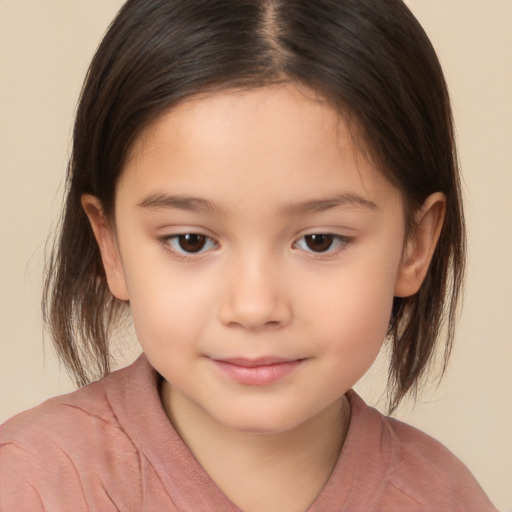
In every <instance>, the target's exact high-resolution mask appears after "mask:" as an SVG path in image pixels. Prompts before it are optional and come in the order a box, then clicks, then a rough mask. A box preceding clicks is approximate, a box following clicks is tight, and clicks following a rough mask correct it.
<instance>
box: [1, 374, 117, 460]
mask: <svg viewBox="0 0 512 512" xmlns="http://www.w3.org/2000/svg"><path fill="white" fill-rule="evenodd" d="M108 379H109V377H107V378H105V379H103V380H100V381H97V382H94V383H92V384H90V385H88V386H85V387H84V388H81V389H79V390H77V391H74V392H72V393H69V394H66V395H61V396H58V397H54V398H50V399H49V400H46V401H45V402H43V403H42V404H40V405H38V406H37V407H34V408H32V409H29V410H27V411H24V412H22V413H20V414H18V415H16V416H14V417H13V418H11V419H10V420H8V421H7V422H5V423H4V424H3V425H2V426H1V427H0V434H1V437H0V445H1V446H5V445H16V446H19V447H23V448H24V449H25V450H27V451H30V450H31V449H37V450H40V447H41V443H45V444H47V445H51V444H55V445H56V446H58V447H59V448H61V449H65V448H66V447H68V444H69V442H70V441H71V442H76V440H77V438H78V437H79V435H80V437H82V436H83V435H84V434H85V435H97V434H98V433H99V431H103V430H105V429H108V428H109V426H110V427H112V426H114V425H115V423H116V421H115V415H114V413H113V410H112V408H111V406H110V404H109V401H108V399H107V394H106V390H105V382H107V383H108ZM46 447H47V448H49V446H46Z"/></svg>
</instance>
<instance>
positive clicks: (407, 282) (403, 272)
mask: <svg viewBox="0 0 512 512" xmlns="http://www.w3.org/2000/svg"><path fill="white" fill-rule="evenodd" d="M445 212H446V197H445V195H444V194H443V193H441V192H436V193H434V194H432V195H430V196H428V197H427V199H426V200H425V202H424V203H423V206H422V207H421V208H420V209H419V210H418V211H417V212H416V215H415V223H414V226H413V227H412V233H411V234H410V236H409V237H408V239H407V241H406V243H405V247H404V253H403V257H402V262H401V264H400V269H399V272H398V276H397V280H396V284H395V296H396V297H410V296H411V295H414V294H415V293H416V292H417V291H418V290H419V289H420V286H421V284H422V283H423V280H424V279H425V276H426V274H427V271H428V267H429V265H430V262H431V260H432V256H433V254H434V250H435V248H436V245H437V241H438V240H439V235H440V234H441V229H442V227H443V222H444V217H445Z"/></svg>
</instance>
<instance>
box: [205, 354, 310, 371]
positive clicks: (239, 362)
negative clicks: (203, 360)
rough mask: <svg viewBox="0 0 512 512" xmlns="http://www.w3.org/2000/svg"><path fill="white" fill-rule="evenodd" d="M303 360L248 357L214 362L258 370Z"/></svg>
mask: <svg viewBox="0 0 512 512" xmlns="http://www.w3.org/2000/svg"><path fill="white" fill-rule="evenodd" d="M302 359H303V358H293V357H292V358H289V357H274V356H268V357H258V358H254V359H251V358H247V357H228V358H224V357H222V358H213V360H214V361H218V362H220V363H228V364H233V365H236V366H244V367H246V368H256V367H258V366H269V365H272V364H282V363H291V362H294V361H301V360H302Z"/></svg>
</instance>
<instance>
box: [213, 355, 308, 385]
mask: <svg viewBox="0 0 512 512" xmlns="http://www.w3.org/2000/svg"><path fill="white" fill-rule="evenodd" d="M211 361H213V363H214V365H215V367H216V368H217V370H218V371H219V372H220V373H221V374H222V375H223V376H225V377H227V378H228V379H230V380H233V381H235V382H237V383H238V384H245V385H248V386H265V385H269V384H273V383H274V382H277V381H279V380H281V379H283V378H284V377H286V376H287V375H290V374H291V373H292V372H294V371H295V370H296V369H297V368H298V367H299V366H301V365H302V364H303V362H304V361H305V359H292V360H289V359H278V358H263V359H243V358H236V359H222V360H219V359H211Z"/></svg>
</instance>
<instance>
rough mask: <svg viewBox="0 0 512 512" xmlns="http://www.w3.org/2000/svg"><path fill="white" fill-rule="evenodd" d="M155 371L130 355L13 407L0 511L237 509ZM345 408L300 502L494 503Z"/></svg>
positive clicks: (338, 507)
mask: <svg viewBox="0 0 512 512" xmlns="http://www.w3.org/2000/svg"><path fill="white" fill-rule="evenodd" d="M158 382H159V376H158V375H157V374H156V372H155V371H154V370H153V368H152V367H151V366H150V364H149V363H148V361H147V359H146V357H145V356H144V355H142V356H141V357H140V358H139V359H138V360H137V361H136V362H135V363H134V364H133V365H131V366H129V367H127V368H124V369H123V370H120V371H117V372H114V373H112V374H110V375H109V376H108V377H105V378H104V379H102V380H100V381H98V382H95V383H93V384H91V385H89V386H86V387H85V388H82V389H80V390H78V391H76V392H74V393H71V394H69V395H64V396H61V397H57V398H52V399H50V400H48V401H46V402H45V403H43V404H42V405H40V406H38V407H36V408H34V409H31V410H30V411H27V412H24V413H21V414H19V415H18V416H15V417H14V418H12V419H11V420H9V421H8V422H7V423H5V424H4V425H3V426H2V427H1V430H0V493H1V494H0V510H1V511H2V512H37V511H43V510H44V511H47V512H83V511H91V512H109V511H118V510H121V511H132V512H135V511H137V512H150V511H152V512H173V511H180V512H185V511H190V512H200V511H212V512H220V511H222V512H231V511H233V512H234V511H237V510H239V509H238V508H237V507H236V506H235V505H234V504H233V503H232V502H231V501H230V500H229V499H228V498H227V497H226V496H225V495H224V493H223V492H222V491H221V490H220V489H219V487H217V485H216V484H215V483H214V482H213V481H212V480H211V479H210V477H209V476H208V474H207V473H206V472H205V471H204V470H203V468H202V467H201V466H200V465H199V463H198V462H197V460H196V459H195V458H194V456H193V455H192V453H191V452H190V451H189V450H188V448H187V446H186V445H185V444H184V443H183V441H182V440H181V438H180V437H179V436H178V434H177V433H176V431H175V430H174V428H173V427H172V425H171V423H170V422H169V420H168V419H167V416H166V414H165V412H164V410H163V408H162V406H161V404H160V399H159V394H158ZM347 397H348V400H349V402H350V406H351V411H352V417H351V423H350V428H349V431H348V435H347V438H346V441H345V445H344V446H343V449H342V451H341V455H340V458H339V460H338V463H337V465H336V467H335V469H334V471H333V473H332V475H331V478H330V479H329V481H328V482H327V484H326V485H325V487H324V488H323V490H322V491H321V493H320V494H319V496H318V497H317V498H316V500H315V501H314V503H313V504H312V505H311V506H310V507H309V509H308V511H310V512H319V511H323V512H335V511H347V512H369V511H379V512H383V511H389V512H400V511H404V512H405V511H407V512H416V511H423V512H425V511H431V512H448V511H464V512H472V511H474V512H485V511H496V509H495V508H494V507H493V505H492V504H491V503H490V501H489V499H488V498H487V497H486V495H485V493H484V492H483V491H482V489H481V488H480V486H479V485H478V483H477V482H476V481H475V479H474V478H473V476H472V475H471V473H470V472H469V471H468V470H467V469H466V467H465V466H464V465H463V464H462V463H461V462H460V461H459V460H458V459H457V458H456V457H455V456H454V455H452V454H451V453H450V452H449V451H448V450H447V449H446V448H444V447H443V446H442V445H441V444H440V443H438V442H437V441H435V440H433V439H432V438H430V437H429V436H427V435H425V434H423V433H421V432H419V431H418V430H416V429H414V428H412V427H410V426H407V425H405V424H404V423H401V422H399V421H397V420H394V419H391V418H388V417H385V416H383V415H382V414H380V413H379V412H378V411H376V410H375V409H372V408H371V407H368V406H367V405H365V403H364V402H363V401H362V400H361V398H359V397H358V396H357V394H356V393H355V392H353V391H350V392H349V393H347Z"/></svg>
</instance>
